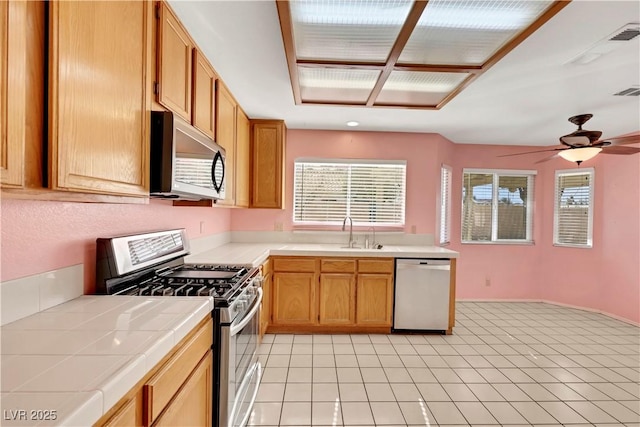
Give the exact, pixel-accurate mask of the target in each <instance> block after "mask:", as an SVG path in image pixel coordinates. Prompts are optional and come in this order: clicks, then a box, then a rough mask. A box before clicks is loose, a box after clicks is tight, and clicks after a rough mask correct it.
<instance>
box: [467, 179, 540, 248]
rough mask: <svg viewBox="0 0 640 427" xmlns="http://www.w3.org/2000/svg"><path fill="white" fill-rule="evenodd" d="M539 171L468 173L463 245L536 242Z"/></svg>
mask: <svg viewBox="0 0 640 427" xmlns="http://www.w3.org/2000/svg"><path fill="white" fill-rule="evenodd" d="M534 175H535V171H482V170H478V171H476V170H473V171H466V170H465V171H464V175H463V188H462V198H463V200H462V241H463V242H505V241H514V242H530V241H532V231H531V230H532V224H531V223H532V216H533V177H534Z"/></svg>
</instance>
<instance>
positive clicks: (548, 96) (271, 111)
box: [170, 0, 640, 146]
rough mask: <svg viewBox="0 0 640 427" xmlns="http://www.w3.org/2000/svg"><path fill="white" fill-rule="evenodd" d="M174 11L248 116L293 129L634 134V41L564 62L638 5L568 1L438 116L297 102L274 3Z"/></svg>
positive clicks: (526, 141) (198, 4) (539, 139)
mask: <svg viewBox="0 0 640 427" xmlns="http://www.w3.org/2000/svg"><path fill="white" fill-rule="evenodd" d="M170 3H171V6H172V7H173V8H174V10H175V11H176V13H177V14H178V16H179V17H180V19H181V20H182V22H183V23H184V25H185V26H186V28H187V30H188V31H189V33H190V34H191V36H192V37H193V38H194V40H195V41H196V43H197V44H198V46H199V47H200V48H201V49H202V50H203V51H204V54H205V55H206V56H207V58H209V61H210V62H211V64H212V65H213V66H214V68H215V69H216V71H217V72H218V74H219V75H220V76H221V78H222V79H223V80H224V82H225V84H226V85H227V86H228V87H229V89H230V90H231V92H232V93H233V94H234V96H235V98H236V99H237V100H238V102H239V103H240V105H241V106H242V108H243V109H244V110H245V112H246V113H247V114H248V115H249V117H251V118H269V119H284V120H285V122H286V124H287V127H288V128H289V129H334V130H346V129H349V130H353V128H347V126H346V122H347V121H349V120H356V121H358V122H360V126H359V127H358V128H357V130H370V131H400V132H431V133H439V134H441V135H443V136H445V137H446V138H448V139H449V140H451V141H453V142H456V143H466V144H504V145H540V146H546V145H557V144H558V138H559V137H560V136H561V135H565V134H568V133H570V132H572V131H574V130H575V129H576V127H575V126H574V125H573V124H571V123H569V122H568V121H567V119H568V118H569V117H570V116H573V115H576V114H582V113H592V114H593V115H594V117H593V118H592V119H591V120H590V121H589V122H588V123H587V124H586V125H585V126H584V128H585V129H589V130H601V131H602V132H603V138H607V137H614V136H619V135H623V134H626V133H631V132H636V131H639V130H640V97H636V96H627V97H624V96H613V94H614V93H616V92H619V91H620V90H623V89H626V88H628V87H631V86H637V85H639V84H640V37H636V38H635V39H633V40H632V41H630V42H626V43H623V45H622V46H621V47H620V48H619V49H617V50H615V51H613V52H611V53H608V54H606V55H604V56H602V57H600V58H599V59H596V60H595V61H593V62H591V63H588V64H584V65H577V64H572V63H568V62H569V61H571V60H572V59H574V58H575V57H576V56H578V55H580V54H581V53H583V52H584V51H586V50H587V49H589V48H590V47H591V46H593V45H594V44H595V43H597V42H598V41H600V40H602V39H603V38H605V37H607V36H609V35H610V34H611V33H613V32H614V31H616V30H618V29H619V28H620V27H622V26H623V25H625V24H628V23H631V22H640V2H638V1H635V0H631V1H608V0H604V1H588V0H574V1H573V2H572V3H571V4H569V5H568V6H567V7H565V8H564V9H563V10H561V11H560V12H559V13H558V14H557V15H556V16H555V17H553V18H552V19H551V20H550V21H549V22H547V23H546V24H545V25H543V26H542V27H541V28H540V29H539V30H538V31H536V32H535V33H534V34H533V35H532V36H530V37H529V38H528V39H526V40H525V41H524V42H523V43H522V44H520V45H519V46H518V47H517V48H516V49H514V50H513V51H511V53H509V54H508V55H507V56H506V57H505V58H503V59H502V60H501V61H500V62H499V63H498V64H496V65H494V66H493V67H492V68H491V69H489V70H488V71H487V72H485V73H484V74H483V75H482V76H480V77H479V78H478V79H477V80H476V81H475V82H473V83H472V84H471V85H470V86H469V87H467V88H466V89H464V90H463V91H462V92H461V93H460V94H459V95H458V96H457V97H455V98H454V99H453V100H452V101H451V102H449V103H448V104H446V105H445V106H444V107H443V108H442V109H441V110H438V111H430V110H411V109H396V108H358V107H334V106H309V105H295V103H294V100H293V93H292V90H291V83H290V81H289V72H288V68H287V63H286V59H285V54H284V49H283V44H282V36H281V33H280V26H279V21H278V13H277V11H276V5H275V2H274V1H267V0H263V1H182V0H172V1H171V2H170Z"/></svg>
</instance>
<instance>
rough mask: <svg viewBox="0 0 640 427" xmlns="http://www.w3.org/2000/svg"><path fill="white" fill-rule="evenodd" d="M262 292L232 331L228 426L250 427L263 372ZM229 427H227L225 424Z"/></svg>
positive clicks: (232, 327) (257, 292)
mask: <svg viewBox="0 0 640 427" xmlns="http://www.w3.org/2000/svg"><path fill="white" fill-rule="evenodd" d="M261 302H262V289H261V288H257V290H256V298H254V300H253V302H252V304H251V307H250V308H249V309H248V311H247V314H246V315H245V316H243V318H242V319H239V320H234V322H233V323H232V324H231V326H230V327H229V352H230V354H229V367H228V370H229V371H228V372H229V390H228V406H227V408H228V412H227V413H228V414H229V417H228V424H227V425H228V426H229V427H238V426H241V427H242V426H246V425H247V422H248V419H249V415H250V414H251V410H252V408H253V403H254V401H255V399H256V395H257V394H258V386H259V385H260V378H261V376H262V369H261V366H260V364H259V363H258V355H257V350H258V338H259V327H260V304H261ZM221 421H222V420H221ZM221 425H225V424H221Z"/></svg>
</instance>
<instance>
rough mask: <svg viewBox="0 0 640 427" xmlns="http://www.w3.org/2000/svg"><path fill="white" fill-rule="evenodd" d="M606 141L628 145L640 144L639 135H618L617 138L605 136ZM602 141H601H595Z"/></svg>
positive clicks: (612, 143)
mask: <svg viewBox="0 0 640 427" xmlns="http://www.w3.org/2000/svg"><path fill="white" fill-rule="evenodd" d="M606 141H608V142H611V145H629V144H640V135H629V136H620V137H618V138H607V139H606ZM597 142H603V141H597Z"/></svg>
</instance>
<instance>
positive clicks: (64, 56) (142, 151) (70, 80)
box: [49, 1, 151, 196]
mask: <svg viewBox="0 0 640 427" xmlns="http://www.w3.org/2000/svg"><path fill="white" fill-rule="evenodd" d="M49 7H50V14H49V19H50V27H49V28H50V47H51V49H50V64H49V65H50V68H49V70H50V75H49V79H50V81H49V91H50V93H49V95H50V97H49V125H50V126H49V131H50V138H49V143H50V147H49V173H50V186H51V187H52V188H53V189H59V190H68V191H81V192H94V193H106V194H123V195H134V196H148V194H149V185H148V182H149V154H148V153H149V124H150V116H149V110H150V102H151V98H150V96H149V92H148V86H149V82H148V80H147V74H148V73H147V72H148V70H149V65H150V59H151V56H150V50H151V49H150V47H151V43H150V42H151V39H150V37H151V31H150V30H151V22H150V21H151V4H150V3H149V2H146V1H135V2H84V1H77V2H75V1H73V2H72V1H56V2H50V3H49Z"/></svg>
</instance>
